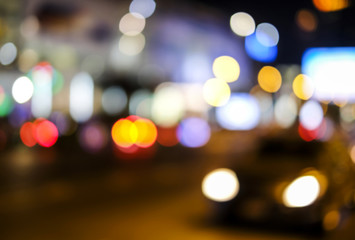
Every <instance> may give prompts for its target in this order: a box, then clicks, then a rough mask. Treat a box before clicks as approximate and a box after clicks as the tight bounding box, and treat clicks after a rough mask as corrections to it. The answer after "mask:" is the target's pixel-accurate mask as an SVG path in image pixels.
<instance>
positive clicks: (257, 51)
mask: <svg viewBox="0 0 355 240" xmlns="http://www.w3.org/2000/svg"><path fill="white" fill-rule="evenodd" d="M245 51H246V52H247V54H248V56H249V57H251V58H252V59H254V60H256V61H258V62H263V63H270V62H273V61H275V60H276V57H277V52H278V50H277V46H272V47H268V46H265V45H263V44H261V43H260V42H259V41H258V39H257V38H256V34H255V33H253V34H252V35H249V36H247V37H246V38H245Z"/></svg>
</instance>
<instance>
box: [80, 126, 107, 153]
mask: <svg viewBox="0 0 355 240" xmlns="http://www.w3.org/2000/svg"><path fill="white" fill-rule="evenodd" d="M108 137H109V134H108V131H107V129H106V127H105V125H104V124H102V123H99V122H94V123H89V124H87V125H85V126H84V127H83V128H82V129H81V130H80V132H79V143H80V145H81V146H82V147H83V148H84V149H85V150H87V151H88V152H90V153H97V152H99V151H100V150H101V149H103V148H104V147H105V146H106V144H107V143H108Z"/></svg>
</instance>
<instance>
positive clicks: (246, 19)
mask: <svg viewBox="0 0 355 240" xmlns="http://www.w3.org/2000/svg"><path fill="white" fill-rule="evenodd" d="M230 27H231V29H232V31H233V32H234V33H235V34H237V35H239V36H242V37H246V36H248V35H251V34H253V33H254V31H255V21H254V19H253V17H252V16H250V15H249V14H248V13H245V12H238V13H235V14H233V15H232V16H231V18H230Z"/></svg>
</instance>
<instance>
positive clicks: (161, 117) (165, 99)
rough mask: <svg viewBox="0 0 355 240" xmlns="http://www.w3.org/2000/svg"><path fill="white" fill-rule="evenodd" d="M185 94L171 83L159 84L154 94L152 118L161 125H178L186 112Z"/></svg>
mask: <svg viewBox="0 0 355 240" xmlns="http://www.w3.org/2000/svg"><path fill="white" fill-rule="evenodd" d="M185 109H186V108H185V102H184V95H183V94H182V92H181V90H180V89H178V88H177V87H176V86H174V85H171V84H164V83H163V84H161V85H159V86H158V87H157V88H156V90H155V92H154V96H153V103H152V119H153V121H154V122H155V123H156V124H157V125H159V126H161V127H172V126H175V125H177V123H178V122H179V121H180V120H181V118H182V116H183V115H184V113H185Z"/></svg>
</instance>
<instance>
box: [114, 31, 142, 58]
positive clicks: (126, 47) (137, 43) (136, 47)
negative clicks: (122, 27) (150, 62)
mask: <svg viewBox="0 0 355 240" xmlns="http://www.w3.org/2000/svg"><path fill="white" fill-rule="evenodd" d="M144 46H145V37H144V35H143V34H141V33H139V34H137V35H135V36H128V35H122V36H121V38H120V40H119V42H118V49H119V50H120V52H121V53H123V54H125V55H127V56H135V55H138V54H139V53H141V52H142V51H143V49H144Z"/></svg>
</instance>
